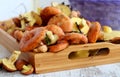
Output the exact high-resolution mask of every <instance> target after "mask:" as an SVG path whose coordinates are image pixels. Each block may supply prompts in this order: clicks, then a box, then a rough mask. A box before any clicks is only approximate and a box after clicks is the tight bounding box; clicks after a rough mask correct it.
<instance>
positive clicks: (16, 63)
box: [15, 59, 28, 71]
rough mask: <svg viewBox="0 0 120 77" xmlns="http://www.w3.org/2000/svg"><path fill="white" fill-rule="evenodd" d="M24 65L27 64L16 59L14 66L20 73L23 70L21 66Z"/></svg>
mask: <svg viewBox="0 0 120 77" xmlns="http://www.w3.org/2000/svg"><path fill="white" fill-rule="evenodd" d="M26 64H28V63H27V62H26V61H25V60H23V59H18V60H17V61H16V62H15V66H16V68H17V70H18V71H21V70H22V69H23V66H24V65H26Z"/></svg>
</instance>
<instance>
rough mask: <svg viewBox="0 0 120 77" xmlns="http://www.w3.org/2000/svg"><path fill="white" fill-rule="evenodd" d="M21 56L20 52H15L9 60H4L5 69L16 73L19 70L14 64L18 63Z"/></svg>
mask: <svg viewBox="0 0 120 77" xmlns="http://www.w3.org/2000/svg"><path fill="white" fill-rule="evenodd" d="M20 54H21V52H20V51H14V52H13V53H12V55H11V56H10V58H9V59H7V58H4V59H3V60H2V63H3V68H4V69H5V70H7V71H10V72H13V71H16V70H17V69H16V67H15V65H14V63H15V62H16V60H17V59H18V57H19V55H20Z"/></svg>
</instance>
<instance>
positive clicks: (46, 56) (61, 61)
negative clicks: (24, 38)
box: [0, 29, 120, 73]
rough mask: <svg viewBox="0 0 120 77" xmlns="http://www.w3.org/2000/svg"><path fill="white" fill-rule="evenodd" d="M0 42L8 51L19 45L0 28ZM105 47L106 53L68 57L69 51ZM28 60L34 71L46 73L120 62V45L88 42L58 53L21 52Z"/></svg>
mask: <svg viewBox="0 0 120 77" xmlns="http://www.w3.org/2000/svg"><path fill="white" fill-rule="evenodd" d="M0 44H2V45H3V46H4V47H6V48H7V49H8V50H9V51H10V52H13V51H14V50H19V45H18V43H17V42H16V40H15V39H14V38H12V37H11V36H10V35H9V34H7V33H6V32H4V31H3V30H1V29H0ZM101 48H107V49H108V51H107V52H108V53H107V54H106V55H99V56H92V57H86V58H76V59H71V58H69V55H70V53H72V52H75V51H79V50H93V49H101ZM20 58H23V59H25V60H28V61H29V62H30V63H31V64H32V65H33V66H34V68H35V73H47V72H53V71H60V70H69V69H75V68H82V67H88V66H96V65H101V64H109V63H115V62H120V45H119V44H112V43H108V42H100V43H91V44H90V43H88V44H83V45H71V46H69V47H68V48H66V49H64V50H62V51H60V52H58V53H51V52H47V53H32V52H26V53H22V55H21V57H20Z"/></svg>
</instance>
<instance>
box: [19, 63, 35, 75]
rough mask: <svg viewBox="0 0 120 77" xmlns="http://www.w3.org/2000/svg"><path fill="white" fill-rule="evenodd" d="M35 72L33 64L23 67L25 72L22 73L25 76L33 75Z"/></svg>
mask: <svg viewBox="0 0 120 77" xmlns="http://www.w3.org/2000/svg"><path fill="white" fill-rule="evenodd" d="M33 71H34V68H33V66H32V65H31V64H28V65H23V70H22V71H21V73H22V74H24V75H29V74H32V73H33Z"/></svg>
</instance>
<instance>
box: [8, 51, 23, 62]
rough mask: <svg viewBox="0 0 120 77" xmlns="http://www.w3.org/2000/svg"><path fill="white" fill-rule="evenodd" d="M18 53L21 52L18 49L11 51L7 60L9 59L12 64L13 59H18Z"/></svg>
mask: <svg viewBox="0 0 120 77" xmlns="http://www.w3.org/2000/svg"><path fill="white" fill-rule="evenodd" d="M20 54H21V52H20V51H14V52H13V53H12V55H11V56H10V58H9V61H10V62H11V63H12V64H14V63H15V61H16V60H17V59H18V57H19V55H20Z"/></svg>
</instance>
